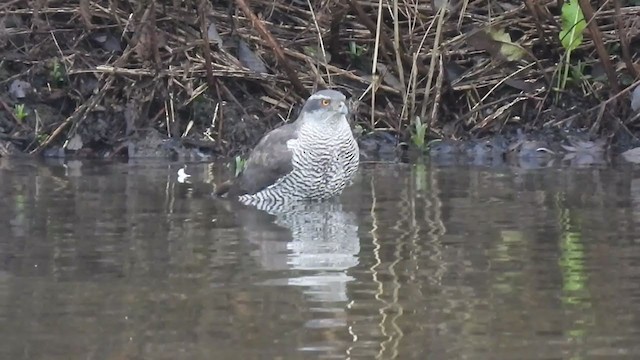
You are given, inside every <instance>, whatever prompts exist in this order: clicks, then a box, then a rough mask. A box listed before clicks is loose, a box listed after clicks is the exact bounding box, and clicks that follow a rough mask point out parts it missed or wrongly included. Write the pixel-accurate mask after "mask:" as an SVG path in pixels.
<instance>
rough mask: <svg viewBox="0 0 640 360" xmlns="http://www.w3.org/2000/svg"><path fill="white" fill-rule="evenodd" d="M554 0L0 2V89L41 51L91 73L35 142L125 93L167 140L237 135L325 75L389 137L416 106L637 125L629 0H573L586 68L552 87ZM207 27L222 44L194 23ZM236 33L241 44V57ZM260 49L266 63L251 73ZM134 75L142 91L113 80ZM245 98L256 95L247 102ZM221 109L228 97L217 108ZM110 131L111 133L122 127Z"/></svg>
mask: <svg viewBox="0 0 640 360" xmlns="http://www.w3.org/2000/svg"><path fill="white" fill-rule="evenodd" d="M441 2H444V1H434V3H441ZM559 2H561V1H552V0H547V1H534V0H527V1H515V0H514V1H507V0H504V1H495V0H493V1H486V0H483V1H481V0H477V1H472V0H460V1H452V2H451V3H452V4H451V5H450V6H449V8H447V9H445V8H440V9H438V8H436V7H434V6H432V2H431V1H423V0H361V1H356V0H322V1H312V0H253V1H247V0H234V1H229V2H223V3H222V4H221V3H220V2H217V1H214V2H213V3H214V4H213V5H212V4H211V3H210V2H208V1H203V0H197V1H196V0H185V1H177V0H175V1H162V2H161V1H155V0H147V1H133V0H110V1H88V0H83V1H80V2H79V4H78V2H76V1H70V0H59V1H44V0H39V1H35V2H33V1H19V0H14V1H9V2H6V3H5V4H3V5H0V18H4V19H9V18H11V19H14V18H18V19H20V21H19V22H18V24H17V25H15V26H13V25H12V26H6V24H4V23H3V26H2V27H0V45H3V44H4V45H3V46H4V50H3V54H8V55H12V56H13V58H12V59H10V57H6V58H5V59H3V60H2V61H0V66H7V65H9V63H11V64H14V65H15V63H20V64H21V65H22V66H21V67H20V68H21V69H23V70H24V72H23V73H19V74H17V75H15V76H9V77H5V78H0V81H1V83H2V85H3V86H8V84H9V83H10V82H11V81H12V80H13V79H16V78H20V77H23V76H27V75H28V73H29V72H30V71H34V70H32V69H34V68H35V63H38V62H40V63H42V62H47V61H50V60H51V59H53V58H55V59H57V61H60V62H61V63H62V64H63V65H64V67H65V69H66V74H67V76H68V80H69V86H70V88H71V89H72V88H73V87H74V86H75V85H74V84H75V81H76V80H75V79H79V78H83V77H84V78H86V77H93V78H95V79H97V80H98V84H99V85H98V87H97V89H96V91H94V92H93V93H91V94H69V96H70V97H72V98H73V99H74V101H76V103H77V106H76V107H75V109H74V111H72V112H71V113H70V114H68V115H67V116H66V120H65V121H62V122H60V123H57V124H55V126H50V127H49V128H48V131H47V128H45V129H43V131H47V132H46V133H47V134H48V135H50V136H49V137H48V139H47V140H45V141H43V142H41V143H40V144H39V145H38V146H35V147H33V148H32V149H31V150H32V151H33V152H39V151H41V150H42V149H44V148H45V147H47V146H48V145H50V144H52V143H53V142H61V141H63V140H64V139H65V138H68V137H70V134H72V133H73V132H74V131H76V130H77V128H78V126H79V125H80V124H81V123H82V121H83V119H86V118H87V117H88V115H89V113H91V112H92V111H95V110H96V108H100V107H105V106H108V107H110V108H112V109H115V110H113V111H119V110H117V109H116V108H117V107H114V106H112V105H109V104H113V103H120V104H121V105H122V106H120V108H126V105H127V104H130V103H131V102H132V101H134V102H135V104H136V106H130V108H135V110H136V111H137V113H136V114H134V115H133V117H132V118H133V119H134V120H135V119H137V120H135V121H136V122H137V123H136V126H138V127H139V126H142V125H149V126H156V125H155V124H157V123H160V122H159V121H158V120H160V119H159V118H158V117H159V116H160V117H164V118H165V120H164V121H161V123H162V124H163V126H162V128H163V131H164V132H166V134H167V135H168V136H170V137H180V136H181V135H183V134H184V133H185V132H188V133H189V134H190V136H199V137H201V138H202V139H204V140H212V141H217V142H221V143H224V142H229V141H240V140H238V137H234V136H231V135H230V134H231V131H232V130H231V129H233V127H234V123H235V122H238V121H243V120H241V118H246V117H248V116H258V117H259V118H264V119H268V118H270V117H273V116H274V113H277V114H283V115H284V114H285V113H287V111H289V112H290V111H291V108H292V107H293V106H294V105H296V104H299V103H300V102H301V101H303V99H304V98H305V97H306V96H308V94H310V93H311V92H313V91H315V90H316V89H318V88H324V87H332V88H337V89H341V90H343V91H344V92H346V93H349V94H350V95H351V96H352V97H353V99H357V100H360V101H358V102H357V107H356V119H357V121H358V123H359V124H360V125H362V126H363V127H364V128H365V130H367V129H368V130H373V129H386V130H391V131H393V132H395V133H397V134H398V135H399V136H400V137H401V138H403V139H407V138H408V135H409V133H410V131H411V125H412V123H413V121H414V120H415V118H416V116H420V118H421V119H422V122H424V123H428V124H429V125H430V133H429V134H430V136H432V137H441V136H442V137H452V138H460V137H466V136H475V135H482V134H485V133H487V132H498V131H504V129H506V128H509V127H510V126H511V125H515V126H518V127H523V126H524V127H527V128H535V127H538V128H539V127H542V126H545V127H574V128H589V129H591V130H592V131H594V132H598V131H603V130H616V129H619V128H620V127H623V128H626V129H629V131H630V132H632V133H633V132H635V128H636V126H637V119H634V118H633V114H631V113H630V111H629V102H628V97H627V96H626V93H627V92H628V90H629V89H630V88H631V84H637V83H638V80H639V79H640V78H639V77H638V73H639V70H640V67H639V65H638V61H639V60H638V59H639V57H640V52H639V50H638V49H640V46H639V45H640V20H639V17H638V13H640V6H633V5H631V4H632V2H631V1H622V0H608V1H597V2H596V1H592V2H591V3H590V2H589V1H585V0H580V2H579V3H580V5H581V7H582V8H583V11H584V13H585V15H586V18H587V20H588V32H587V33H586V34H585V38H584V41H583V43H582V45H581V46H580V47H579V48H578V49H577V50H575V51H574V53H573V55H572V63H573V64H574V65H576V64H578V61H580V62H581V64H583V65H584V66H585V76H584V77H578V78H576V79H574V81H570V82H569V84H568V85H567V87H566V88H565V89H557V88H556V84H558V82H557V78H556V77H557V76H558V74H559V71H558V68H559V66H560V64H561V58H562V57H563V54H564V50H563V48H562V46H561V44H560V42H559V39H558V33H559V32H560V23H561V22H560V17H559V14H560V9H559V8H558V7H557V6H558V3H559ZM211 24H214V26H215V28H216V29H217V33H218V34H219V35H220V37H221V39H222V40H223V43H222V44H219V43H218V42H217V39H211V38H209V36H208V35H207V29H209V27H210V26H211ZM488 29H499V30H502V31H504V32H506V33H508V34H511V35H512V39H513V43H514V46H516V47H518V48H520V49H521V50H522V53H523V54H524V55H522V57H521V58H520V59H517V60H515V61H509V60H508V59H507V58H506V57H505V55H504V54H502V53H501V52H500V47H501V45H502V44H501V43H500V42H499V41H495V40H493V39H491V38H490V37H489V36H487V34H486V32H485V30H488ZM103 35H104V36H108V37H112V38H115V39H118V40H119V41H121V42H122V44H123V50H122V51H121V52H117V51H116V52H112V51H104V50H101V49H99V47H100V46H98V45H96V41H95V39H96V37H99V36H103ZM240 41H243V42H244V43H245V44H246V45H248V48H249V49H251V52H253V56H249V57H246V56H245V58H244V59H243V58H242V56H240V55H239V51H238V49H239V42H240ZM51 49H55V51H53V50H51ZM261 62H262V63H263V64H264V65H266V68H267V69H268V73H260V72H256V71H254V70H255V69H259V67H256V66H260V63H261ZM251 64H254V65H255V66H252V65H251ZM12 66H13V65H12ZM248 66H249V67H252V68H254V70H251V69H250V68H248ZM136 86H143V87H144V91H143V94H140V93H138V92H136V91H129V90H127V89H129V88H131V87H136ZM43 91H44V90H43ZM143 95H144V96H143ZM134 97H135V99H133V98H134ZM252 97H253V98H255V99H259V105H258V106H257V107H256V108H254V109H251V110H249V109H248V108H247V106H246V102H247V101H248V99H250V98H252ZM112 99H117V100H112ZM199 99H209V100H207V101H211V102H213V103H215V106H212V109H213V108H215V109H216V110H215V111H216V112H215V114H213V113H212V114H209V119H199V118H194V117H190V116H185V115H184V112H183V110H185V109H189V108H190V107H191V106H193V105H194V102H196V101H199ZM8 107H9V108H11V107H10V106H8ZM225 107H235V108H237V109H239V110H238V113H237V114H236V115H234V116H231V115H229V116H226V115H225V114H227V113H230V111H227V110H225ZM187 113H188V112H187ZM234 114H235V113H234ZM212 118H216V121H215V124H214V129H213V133H211V129H210V128H209V127H210V126H211V122H212V121H211V119H212ZM140 119H143V120H140ZM122 121H123V122H124V121H127V120H126V119H125V116H124V111H123V116H122ZM132 121H133V120H132ZM265 121H267V120H265ZM273 125H274V124H273V123H269V124H267V125H265V126H267V127H269V126H273ZM192 128H193V129H194V130H197V131H194V130H192ZM124 129H125V126H121V127H120V130H118V131H119V134H120V136H121V137H122V136H127V135H129V134H130V131H127V130H124ZM207 129H208V130H210V131H209V132H208V133H207V136H205V135H204V133H205V130H207ZM16 131H18V130H17V129H16Z"/></svg>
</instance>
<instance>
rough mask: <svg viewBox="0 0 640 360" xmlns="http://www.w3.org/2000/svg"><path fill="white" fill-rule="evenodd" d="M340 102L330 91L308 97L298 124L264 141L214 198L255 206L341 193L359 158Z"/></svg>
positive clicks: (325, 197)
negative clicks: (227, 198)
mask: <svg viewBox="0 0 640 360" xmlns="http://www.w3.org/2000/svg"><path fill="white" fill-rule="evenodd" d="M345 100H346V98H345V96H344V95H343V94H342V93H340V92H338V91H335V90H321V91H318V92H317V93H315V94H313V95H311V96H310V97H309V99H307V101H306V103H305V104H304V107H303V108H302V111H301V112H300V115H299V116H298V119H297V120H296V121H295V122H293V123H290V124H286V125H283V126H281V127H279V128H277V129H275V130H272V131H271V132H269V133H268V134H267V135H265V136H264V137H263V138H262V140H260V142H259V143H258V145H256V147H255V149H253V151H252V153H251V155H250V156H249V158H248V160H247V162H246V164H245V168H244V170H243V171H242V173H241V174H240V175H239V176H238V177H237V178H236V179H234V180H233V181H231V182H226V183H224V184H222V185H221V186H219V187H218V189H216V194H218V195H225V194H226V195H227V196H229V197H233V198H238V199H239V200H240V201H241V202H243V203H245V204H252V205H257V204H260V203H278V202H287V201H289V200H299V199H328V198H331V197H334V196H336V195H339V194H340V193H342V190H344V188H345V187H346V186H347V184H348V183H349V182H350V181H351V180H352V178H353V176H354V174H355V172H356V170H357V169H358V164H359V155H360V154H359V150H358V145H357V143H356V141H355V139H354V138H353V134H352V132H351V127H350V126H349V122H348V121H347V118H346V115H347V113H348V110H347V105H346V104H345Z"/></svg>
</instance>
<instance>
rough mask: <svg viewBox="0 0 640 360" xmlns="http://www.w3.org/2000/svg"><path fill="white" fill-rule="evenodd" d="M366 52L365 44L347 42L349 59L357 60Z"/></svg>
mask: <svg viewBox="0 0 640 360" xmlns="http://www.w3.org/2000/svg"><path fill="white" fill-rule="evenodd" d="M366 52H367V46H366V45H358V44H356V42H355V41H351V42H349V57H350V58H351V60H354V61H356V60H359V59H360V58H361V57H362V55H364V54H365V53H366Z"/></svg>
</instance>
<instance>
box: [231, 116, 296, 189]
mask: <svg viewBox="0 0 640 360" xmlns="http://www.w3.org/2000/svg"><path fill="white" fill-rule="evenodd" d="M297 136H298V126H297V124H296V123H290V124H286V125H283V126H281V127H279V128H277V129H274V130H272V131H271V132H269V133H268V134H267V135H265V137H263V138H262V140H260V142H258V145H256V147H255V148H254V149H253V151H252V152H251V154H250V155H249V158H248V159H247V162H246V163H245V168H244V170H243V171H242V173H241V174H239V175H238V177H237V178H236V179H235V181H234V182H233V184H232V185H231V188H230V189H229V196H241V195H245V194H255V193H257V192H259V191H260V190H263V189H265V188H266V187H268V186H269V185H272V184H273V183H275V182H276V181H277V180H278V179H280V178H281V177H283V176H285V175H286V174H288V173H289V172H291V170H293V163H292V157H293V153H292V152H291V150H290V149H289V148H288V147H287V141H289V140H294V139H296V138H297Z"/></svg>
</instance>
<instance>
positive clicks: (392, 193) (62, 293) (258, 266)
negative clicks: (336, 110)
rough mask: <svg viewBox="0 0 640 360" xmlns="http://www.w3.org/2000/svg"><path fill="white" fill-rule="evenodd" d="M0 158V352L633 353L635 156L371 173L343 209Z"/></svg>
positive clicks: (225, 355)
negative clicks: (571, 164)
mask: <svg viewBox="0 0 640 360" xmlns="http://www.w3.org/2000/svg"><path fill="white" fill-rule="evenodd" d="M179 166H180V165H179V164H171V163H162V162H155V163H154V162H141V163H132V164H118V163H80V162H73V161H72V162H67V163H66V164H62V163H54V164H41V163H37V162H16V161H8V160H7V159H1V158H0V324H2V325H1V326H0V358H1V359H303V358H304V359H311V358H313V359H315V358H318V359H347V358H349V359H373V358H379V359H394V358H396V359H425V358H428V359H605V358H617V359H618V358H619V359H625V358H628V359H637V358H640V343H639V342H638V339H639V338H640V235H638V234H639V232H638V227H639V226H640V220H639V219H640V217H639V215H640V176H639V175H640V174H639V173H638V171H635V170H633V169H632V168H630V167H629V168H618V169H612V168H580V169H578V168H564V169H560V168H551V169H539V170H523V169H519V168H499V169H487V168H463V167H449V168H442V167H440V168H439V167H436V166H430V165H424V164H421V165H389V164H369V165H365V166H364V167H363V168H362V170H361V171H360V173H359V176H358V178H357V179H356V182H355V184H354V185H353V186H352V187H350V188H349V189H348V190H347V191H346V192H345V194H344V195H343V197H342V198H341V199H340V201H335V202H329V203H323V204H308V205H306V206H302V207H297V208H289V209H268V210H269V211H270V212H271V213H267V212H263V211H258V210H255V209H252V208H247V207H241V206H238V205H235V204H231V203H227V202H224V201H220V200H215V199H212V198H211V197H210V196H209V192H210V191H211V188H210V185H209V184H210V183H211V181H212V178H213V177H214V176H219V174H220V172H221V168H219V167H212V166H209V165H207V164H199V165H190V166H189V167H188V168H187V172H188V173H190V174H192V177H191V178H190V179H189V180H190V181H191V183H179V182H177V181H176V175H175V174H176V172H177V170H178V169H179Z"/></svg>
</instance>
